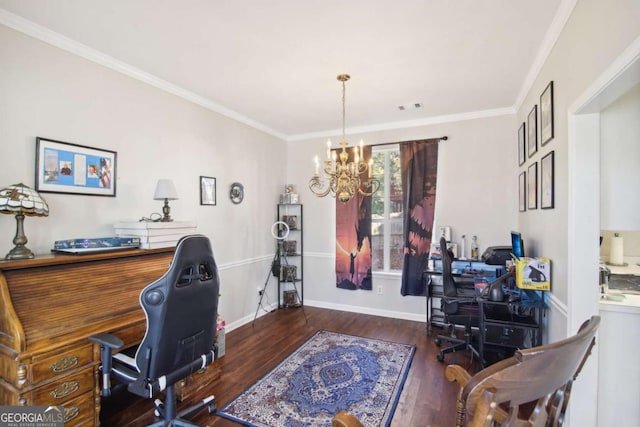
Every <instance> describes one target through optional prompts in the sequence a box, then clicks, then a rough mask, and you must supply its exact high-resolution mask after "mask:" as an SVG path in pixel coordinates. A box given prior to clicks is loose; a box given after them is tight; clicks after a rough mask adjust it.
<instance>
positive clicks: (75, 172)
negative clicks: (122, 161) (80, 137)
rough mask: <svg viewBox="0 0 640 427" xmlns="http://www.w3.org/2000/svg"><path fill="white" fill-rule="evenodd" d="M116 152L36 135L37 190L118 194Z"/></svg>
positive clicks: (106, 194) (98, 194)
mask: <svg viewBox="0 0 640 427" xmlns="http://www.w3.org/2000/svg"><path fill="white" fill-rule="evenodd" d="M116 158H117V154H116V152H115V151H111V150H104V149H102V148H95V147H88V146H86V145H78V144H71V143H69V142H63V141H55V140H53V139H46V138H40V137H37V138H36V191H40V192H42V193H67V194H85V195H89V196H109V197H115V196H116V181H117V178H118V169H117V164H116Z"/></svg>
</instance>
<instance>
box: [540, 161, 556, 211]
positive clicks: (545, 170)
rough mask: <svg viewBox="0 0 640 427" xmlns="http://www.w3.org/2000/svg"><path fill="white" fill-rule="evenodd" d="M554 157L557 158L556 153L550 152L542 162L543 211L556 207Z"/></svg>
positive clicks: (541, 197)
mask: <svg viewBox="0 0 640 427" xmlns="http://www.w3.org/2000/svg"><path fill="white" fill-rule="evenodd" d="M554 157H555V154H554V152H553V151H550V152H549V153H547V154H546V155H545V156H544V157H543V158H542V159H541V160H540V208H541V209H553V208H554V205H555V201H554V199H555V194H554V192H555V188H554V185H555V184H554V179H555V177H554V174H555V171H554Z"/></svg>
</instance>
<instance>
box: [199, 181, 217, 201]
mask: <svg viewBox="0 0 640 427" xmlns="http://www.w3.org/2000/svg"><path fill="white" fill-rule="evenodd" d="M200 204H201V205H203V206H215V205H216V179H215V178H214V177H211V176H200Z"/></svg>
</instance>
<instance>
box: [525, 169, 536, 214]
mask: <svg viewBox="0 0 640 427" xmlns="http://www.w3.org/2000/svg"><path fill="white" fill-rule="evenodd" d="M527 209H529V210H532V209H538V162H535V163H533V164H532V165H530V166H529V169H528V171H527Z"/></svg>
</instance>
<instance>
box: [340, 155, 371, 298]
mask: <svg viewBox="0 0 640 427" xmlns="http://www.w3.org/2000/svg"><path fill="white" fill-rule="evenodd" d="M340 151H341V149H339V150H338V155H339V153H340ZM348 152H349V161H352V160H353V152H352V150H348ZM363 154H364V161H367V162H368V161H369V159H370V158H371V147H370V146H367V147H363ZM362 178H363V179H366V178H367V176H366V175H363V176H362ZM336 286H337V287H338V288H341V289H354V290H355V289H365V290H369V291H370V290H371V288H372V286H371V196H363V195H361V194H359V193H358V194H357V195H355V196H354V197H352V198H351V200H349V201H348V202H347V203H342V202H341V201H339V200H337V199H336Z"/></svg>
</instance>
